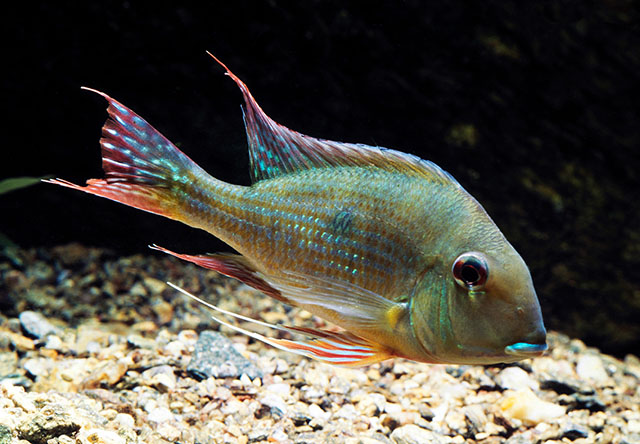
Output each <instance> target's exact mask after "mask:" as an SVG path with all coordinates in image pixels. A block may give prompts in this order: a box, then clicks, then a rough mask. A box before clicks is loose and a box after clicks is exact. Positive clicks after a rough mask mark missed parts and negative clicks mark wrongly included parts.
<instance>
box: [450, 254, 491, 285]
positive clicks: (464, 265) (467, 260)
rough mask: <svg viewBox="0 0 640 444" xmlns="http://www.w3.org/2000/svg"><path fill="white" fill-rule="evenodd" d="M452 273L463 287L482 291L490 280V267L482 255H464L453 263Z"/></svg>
mask: <svg viewBox="0 0 640 444" xmlns="http://www.w3.org/2000/svg"><path fill="white" fill-rule="evenodd" d="M451 272H452V273H453V278H454V279H455V280H456V283H457V284H458V285H460V286H461V287H463V288H466V289H468V290H480V289H481V288H482V287H484V284H485V283H486V282H487V279H488V278H489V265H488V264H487V260H486V258H485V257H484V255H483V254H482V253H477V252H469V253H463V254H461V255H460V256H458V257H457V259H456V260H455V261H454V262H453V266H452V267H451Z"/></svg>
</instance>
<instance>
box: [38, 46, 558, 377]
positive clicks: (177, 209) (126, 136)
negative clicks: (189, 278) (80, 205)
mask: <svg viewBox="0 0 640 444" xmlns="http://www.w3.org/2000/svg"><path fill="white" fill-rule="evenodd" d="M212 57H213V56H212ZM214 59H215V57H214ZM216 61H218V60H217V59H216ZM218 63H220V64H221V65H222V66H223V67H224V69H225V70H226V74H227V75H228V76H229V77H231V78H232V79H233V80H234V81H235V82H236V84H237V85H238V87H239V88H240V90H241V92H242V94H243V97H244V102H245V108H244V110H243V111H244V119H245V125H246V131H247V138H248V144H249V154H250V161H251V176H252V182H253V183H252V185H251V186H248V187H247V186H239V185H233V184H229V183H225V182H222V181H220V180H217V179H215V178H213V177H212V176H210V175H209V174H207V173H206V172H205V171H204V170H203V169H202V168H200V167H199V166H198V165H196V164H195V163H194V162H193V161H192V160H191V159H189V157H187V156H186V155H185V154H183V153H182V152H181V151H180V150H178V149H177V148H176V147H175V146H174V145H173V144H172V143H171V142H170V141H169V140H167V139H166V138H165V137H164V136H162V134H160V133H159V132H158V131H156V130H155V129H154V128H153V127H152V126H151V125H149V124H148V123H147V122H146V121H145V120H143V119H142V118H141V117H139V116H138V115H137V114H135V113H134V112H133V111H131V110H130V109H128V108H127V107H125V106H124V105H122V104H120V103H119V102H117V101H115V100H113V99H112V98H111V97H109V96H108V95H106V94H104V93H101V92H98V91H95V90H91V91H94V92H96V93H98V94H100V95H101V96H102V97H104V98H105V99H106V100H107V101H108V102H109V106H108V109H107V111H108V114H109V119H108V120H107V122H106V123H105V125H104V127H103V129H102V139H101V140H100V144H101V147H102V166H103V169H104V171H105V175H106V178H105V179H91V180H89V181H88V182H87V186H84V187H83V186H79V185H75V184H73V183H70V182H67V181H65V180H62V179H54V180H49V181H48V182H50V183H54V184H58V185H63V186H65V187H69V188H73V189H76V190H80V191H84V192H86V193H91V194H95V195H97V196H101V197H106V198H108V199H112V200H115V201H117V202H121V203H124V204H126V205H130V206H133V207H136V208H139V209H142V210H145V211H149V212H151V213H156V214H160V215H162V216H165V217H168V218H171V219H175V220H179V221H182V222H184V223H186V224H188V225H191V226H193V227H196V228H201V229H203V230H205V231H207V232H209V233H211V234H212V235H214V236H216V237H217V238H219V239H221V240H223V241H224V242H226V243H227V244H229V245H230V246H231V247H233V248H234V249H235V250H236V251H238V252H239V253H240V255H234V254H213V255H198V256H192V255H186V254H178V253H174V252H172V251H169V250H166V249H164V248H162V247H157V246H154V247H153V248H156V249H158V250H161V251H164V252H166V253H169V254H172V255H174V256H177V257H179V258H181V259H184V260H187V261H191V262H194V263H196V264H198V265H201V266H203V267H205V268H209V269H213V270H216V271H218V272H220V273H222V274H224V275H226V276H230V277H233V278H236V279H239V280H240V281H242V282H244V283H246V284H247V285H249V286H251V287H253V288H256V289H258V290H260V291H262V292H264V293H266V294H267V295H269V296H271V297H273V298H275V299H277V300H279V301H282V302H284V303H287V304H290V305H293V306H298V307H301V308H304V309H306V310H308V311H309V312H311V313H313V314H315V315H317V316H320V317H322V318H324V319H326V320H327V321H330V322H332V323H333V324H335V325H337V326H339V327H341V329H340V330H339V331H329V330H319V329H311V328H301V327H284V326H274V325H270V324H265V323H262V322H260V321H256V320H252V319H250V318H246V317H243V316H241V315H238V314H233V313H229V312H225V311H223V310H221V309H218V308H217V307H214V306H210V307H211V308H213V309H215V310H218V311H221V312H223V313H225V314H228V315H232V316H235V317H237V318H240V319H243V320H245V321H251V322H256V323H259V324H263V325H267V326H270V327H273V328H276V329H279V330H287V331H289V332H294V333H301V334H303V335H306V336H307V337H308V338H309V339H308V340H307V341H297V340H290V339H273V338H268V337H265V336H263V335H259V334H257V333H255V332H251V331H248V330H245V329H243V328H240V327H237V326H233V325H229V324H227V323H225V322H223V321H222V320H219V319H216V318H214V319H216V320H218V321H219V322H222V323H223V324H225V325H229V326H230V327H232V328H235V329H236V330H238V331H242V332H243V333H246V334H249V335H251V336H252V337H254V338H257V339H259V340H261V341H264V342H266V343H268V344H271V345H273V346H275V347H278V348H281V349H285V350H289V351H292V352H294V353H298V354H301V355H305V356H309V357H313V358H316V359H320V360H322V361H325V362H329V363H333V364H340V365H348V366H354V365H363V364H368V363H373V362H377V361H381V360H384V359H387V358H391V357H404V358H408V359H412V360H416V361H422V362H430V363H456V364H490V363H497V362H513V361H518V360H521V359H525V358H528V357H532V356H537V355H540V354H542V353H543V352H544V351H545V350H546V348H547V346H546V331H545V328H544V325H543V322H542V315H541V312H540V305H539V303H538V299H537V296H536V293H535V290H534V288H533V283H532V281H531V276H530V274H529V270H528V268H527V266H526V264H525V263H524V261H523V260H522V258H521V257H520V255H519V254H518V253H517V252H516V250H515V249H514V248H513V247H512V246H511V244H510V243H509V242H508V241H507V240H506V239H505V237H504V236H503V234H502V233H501V232H500V230H499V229H498V228H497V227H496V225H495V224H494V223H493V221H492V220H491V219H490V217H489V216H488V215H487V213H486V212H485V210H484V209H483V208H482V206H480V204H479V203H478V202H477V201H476V200H475V199H474V198H473V197H472V196H471V195H469V194H468V193H467V192H466V191H465V190H464V189H463V188H462V186H461V185H460V184H459V183H458V182H457V181H456V180H455V179H454V178H453V177H452V176H451V175H449V174H448V173H447V172H445V171H443V170H442V169H440V168H439V167H438V166H436V165H435V164H433V163H432V162H429V161H425V160H422V159H420V158H418V157H416V156H413V155H410V154H405V153H402V152H399V151H395V150H391V149H386V148H381V147H372V146H367V145H360V144H350V143H339V142H333V141H329V140H323V139H316V138H313V137H309V136H305V135H303V134H300V133H298V132H295V131H292V130H290V129H288V128H286V127H284V126H282V125H280V124H278V123H276V122H274V121H273V120H271V119H270V118H269V117H268V116H267V115H266V114H265V113H264V112H263V111H262V109H261V108H260V107H259V106H258V104H257V103H256V101H255V100H254V99H253V97H252V96H251V94H250V92H249V90H248V88H247V87H246V85H245V84H244V83H243V82H242V81H241V80H240V79H239V78H238V77H236V76H235V75H234V74H233V73H232V72H231V71H230V70H229V69H228V68H227V67H226V66H225V65H224V64H222V63H221V62H219V61H218ZM86 89H88V88H86ZM176 288H177V287H176ZM181 291H183V292H184V290H181ZM185 293H186V292H185ZM201 302H202V301H201Z"/></svg>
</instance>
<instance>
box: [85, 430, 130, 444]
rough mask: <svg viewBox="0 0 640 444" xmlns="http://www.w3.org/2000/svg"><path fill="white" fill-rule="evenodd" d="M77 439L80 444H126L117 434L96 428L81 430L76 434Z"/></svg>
mask: <svg viewBox="0 0 640 444" xmlns="http://www.w3.org/2000/svg"><path fill="white" fill-rule="evenodd" d="M78 439H79V441H80V442H82V443H85V442H86V443H91V444H126V443H127V441H126V440H125V439H124V438H123V437H122V436H120V435H119V434H118V433H116V432H113V431H111V430H103V429H96V428H88V429H82V430H81V431H80V433H78Z"/></svg>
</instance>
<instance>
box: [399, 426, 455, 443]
mask: <svg viewBox="0 0 640 444" xmlns="http://www.w3.org/2000/svg"><path fill="white" fill-rule="evenodd" d="M391 439H392V440H393V441H394V442H395V443H396V444H443V443H444V442H445V441H444V437H442V436H441V435H438V434H436V433H434V432H432V431H430V430H426V429H423V428H422V427H418V426H417V425H413V424H409V425H406V426H403V427H400V428H397V429H395V430H394V431H393V432H392V433H391Z"/></svg>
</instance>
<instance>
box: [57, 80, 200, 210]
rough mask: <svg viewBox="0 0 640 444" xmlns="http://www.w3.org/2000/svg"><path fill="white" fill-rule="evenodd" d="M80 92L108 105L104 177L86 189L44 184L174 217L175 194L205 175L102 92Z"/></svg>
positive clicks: (104, 129)
mask: <svg viewBox="0 0 640 444" xmlns="http://www.w3.org/2000/svg"><path fill="white" fill-rule="evenodd" d="M83 89H86V90H88V91H92V92H95V93H97V94H99V95H101V96H102V97H104V98H105V99H106V100H107V102H108V103H109V106H108V108H107V112H108V114H109V118H108V119H107V122H106V123H105V124H104V126H103V127H102V138H101V139H100V146H101V148H102V168H103V170H104V172H105V178H104V179H91V180H89V181H87V186H80V185H75V184H73V183H71V182H67V181H65V180H61V179H53V180H47V181H45V182H48V183H53V184H57V185H62V186H65V187H68V188H73V189H76V190H79V191H84V192H86V193H90V194H95V195H97V196H101V197H105V198H107V199H111V200H115V201H117V202H121V203H124V204H126V205H130V206H133V207H136V208H139V209H141V210H145V211H149V212H152V213H157V214H161V215H164V216H167V217H172V218H176V217H175V216H176V213H177V212H176V210H177V208H176V207H177V205H178V204H179V202H178V196H179V194H180V193H181V192H182V191H185V190H187V189H188V187H190V186H192V183H193V181H194V177H196V176H200V175H203V176H206V173H205V172H204V171H203V170H202V169H201V168H200V167H198V166H197V165H196V164H195V163H194V162H193V161H192V160H191V159H189V157H187V156H186V155H185V154H184V153H182V152H181V151H180V150H179V149H178V148H177V147H176V146H175V145H173V144H172V143H171V142H170V141H169V140H168V139H167V138H165V137H164V136H163V135H162V134H161V133H160V132H158V131H157V130H156V129H155V128H153V126H151V125H150V124H149V123H147V122H146V121H145V120H144V119H142V118H141V117H140V116H138V115H137V114H136V113H134V112H133V111H132V110H130V109H129V108H127V107H126V106H124V105H122V104H121V103H120V102H118V101H116V100H114V99H112V98H111V97H109V96H108V95H107V94H105V93H102V92H100V91H96V90H94V89H90V88H83ZM201 177H202V176H201Z"/></svg>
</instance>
